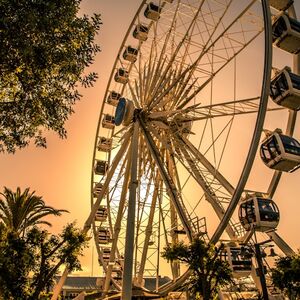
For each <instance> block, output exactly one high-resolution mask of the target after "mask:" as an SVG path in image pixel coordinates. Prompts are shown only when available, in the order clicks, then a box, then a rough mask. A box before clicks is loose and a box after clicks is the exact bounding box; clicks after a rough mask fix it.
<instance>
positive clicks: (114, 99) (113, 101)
mask: <svg viewBox="0 0 300 300" xmlns="http://www.w3.org/2000/svg"><path fill="white" fill-rule="evenodd" d="M120 97H121V94H119V93H117V92H115V91H111V92H110V93H109V95H108V97H107V100H106V102H107V103H108V104H110V105H112V106H117V105H118V102H119V99H120Z"/></svg>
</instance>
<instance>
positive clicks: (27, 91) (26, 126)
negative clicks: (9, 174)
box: [0, 0, 102, 152]
mask: <svg viewBox="0 0 300 300" xmlns="http://www.w3.org/2000/svg"><path fill="white" fill-rule="evenodd" d="M80 2H81V0H0V152H1V151H2V152H5V151H7V152H15V150H16V149H18V148H23V147H25V146H27V145H28V144H29V142H30V140H33V141H34V142H35V144H36V146H42V147H45V146H46V139H45V137H44V134H43V131H44V130H53V131H54V132H56V133H58V135H59V136H60V137H61V138H65V137H66V130H65V128H64V124H65V121H66V120H67V119H68V117H69V115H70V114H71V113H73V108H72V107H73V105H74V104H75V102H76V101H77V100H79V99H80V97H81V95H80V94H79V91H78V84H79V85H81V86H84V87H89V86H92V85H93V82H94V81H95V80H96V78H97V74H96V73H94V72H90V73H87V74H84V70H85V69H86V68H87V67H88V66H89V65H90V64H91V63H92V62H93V59H94V57H95V55H96V53H97V52H99V51H100V47H99V46H98V45H97V44H96V43H95V42H94V39H95V36H96V34H97V32H98V31H99V28H100V25H101V24H102V23H101V19H100V15H99V14H94V15H93V16H92V17H88V16H86V15H84V16H82V17H79V16H78V11H79V5H80Z"/></svg>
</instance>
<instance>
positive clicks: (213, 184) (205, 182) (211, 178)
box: [175, 143, 236, 239]
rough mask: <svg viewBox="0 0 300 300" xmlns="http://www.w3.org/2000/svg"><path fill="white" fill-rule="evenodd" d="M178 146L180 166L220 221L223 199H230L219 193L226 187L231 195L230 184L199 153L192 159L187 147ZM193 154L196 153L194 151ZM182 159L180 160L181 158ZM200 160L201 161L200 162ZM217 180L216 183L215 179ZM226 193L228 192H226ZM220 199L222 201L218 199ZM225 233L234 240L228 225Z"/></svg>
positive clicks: (231, 229) (222, 213) (226, 195)
mask: <svg viewBox="0 0 300 300" xmlns="http://www.w3.org/2000/svg"><path fill="white" fill-rule="evenodd" d="M178 146H179V145H176V146H175V147H176V148H177V149H180V152H181V153H182V155H181V156H180V157H178V158H179V160H180V161H181V163H182V165H183V166H184V167H185V168H186V169H187V170H188V171H189V172H190V174H191V175H192V176H193V177H194V179H195V180H196V182H197V183H198V184H199V185H200V186H201V188H202V189H203V191H204V194H205V197H206V199H207V200H208V202H209V203H210V204H211V205H212V207H213V209H214V210H215V212H216V214H217V216H218V217H219V219H220V220H221V219H222V218H223V216H224V212H225V209H224V207H223V202H224V199H226V198H227V199H228V201H229V199H230V195H228V194H226V193H224V192H222V193H220V191H221V189H222V188H223V187H224V186H223V185H225V186H226V188H227V189H228V190H229V191H230V192H231V193H233V191H234V188H233V187H232V186H231V185H230V183H229V182H228V181H227V180H226V179H225V178H224V177H223V176H222V175H221V174H220V173H219V172H218V171H217V170H216V169H214V167H213V166H212V165H211V164H210V162H209V161H208V160H207V159H206V158H205V157H204V156H203V155H201V153H200V152H199V151H197V156H196V157H192V156H191V155H190V154H189V152H188V150H187V147H184V145H183V143H180V148H178ZM193 150H194V153H193V154H195V153H196V151H195V149H193ZM182 157H183V158H184V160H182V159H181V158H182ZM195 158H196V159H198V161H197V160H195ZM200 160H201V161H200ZM199 164H202V165H204V164H205V165H206V167H207V168H208V169H206V168H203V166H202V168H200V167H199ZM216 177H217V178H218V180H220V181H218V180H217V179H216ZM227 192H228V191H227ZM220 197H221V198H222V200H221V199H220ZM226 231H227V233H228V235H229V236H230V237H231V238H232V239H235V238H236V232H235V230H234V229H233V228H232V226H231V225H230V224H228V226H227V228H226Z"/></svg>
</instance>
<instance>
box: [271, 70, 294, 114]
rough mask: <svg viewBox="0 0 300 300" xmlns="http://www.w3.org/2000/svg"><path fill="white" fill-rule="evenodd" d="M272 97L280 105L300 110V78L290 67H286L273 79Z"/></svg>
mask: <svg viewBox="0 0 300 300" xmlns="http://www.w3.org/2000/svg"><path fill="white" fill-rule="evenodd" d="M270 96H271V98H272V100H273V101H274V102H275V103H276V104H278V105H281V106H283V107H286V108H289V109H293V110H299V109H300V76H299V75H296V74H294V73H292V72H291V69H290V68H289V67H285V68H284V69H283V70H281V71H280V72H279V73H278V74H276V76H275V77H274V78H273V79H272V81H271V91H270Z"/></svg>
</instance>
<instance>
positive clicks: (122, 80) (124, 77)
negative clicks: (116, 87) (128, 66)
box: [114, 68, 129, 84]
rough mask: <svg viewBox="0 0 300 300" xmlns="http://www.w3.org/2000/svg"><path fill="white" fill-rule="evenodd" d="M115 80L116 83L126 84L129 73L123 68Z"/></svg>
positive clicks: (118, 71)
mask: <svg viewBox="0 0 300 300" xmlns="http://www.w3.org/2000/svg"><path fill="white" fill-rule="evenodd" d="M114 78H115V81H116V82H118V83H122V84H126V83H127V82H128V78H129V74H128V71H127V70H125V69H123V68H119V69H118V70H117V72H116V74H115V77H114Z"/></svg>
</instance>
